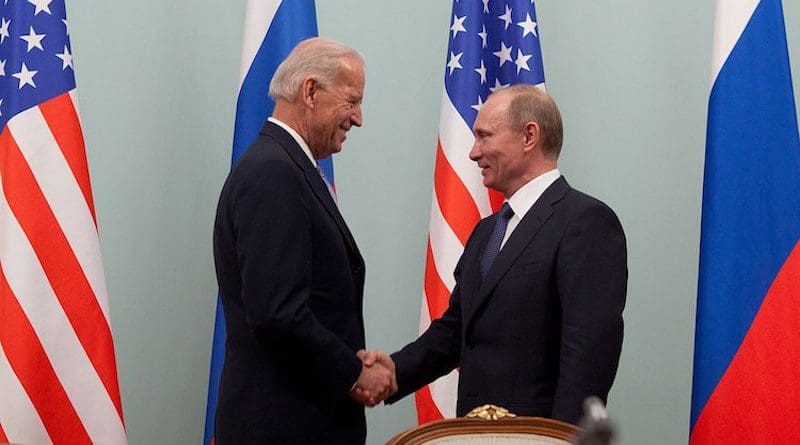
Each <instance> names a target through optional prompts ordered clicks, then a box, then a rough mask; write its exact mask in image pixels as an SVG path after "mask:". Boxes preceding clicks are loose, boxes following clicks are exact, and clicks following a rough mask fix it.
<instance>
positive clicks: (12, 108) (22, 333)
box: [0, 0, 126, 444]
mask: <svg viewBox="0 0 800 445" xmlns="http://www.w3.org/2000/svg"><path fill="white" fill-rule="evenodd" d="M0 1H2V5H0V128H2V133H0V442H5V441H10V442H19V443H36V444H47V443H69V444H83V443H105V444H120V443H125V442H126V435H125V427H124V424H123V416H122V402H121V400H120V392H119V384H118V381H117V369H116V363H115V358H114V345H113V341H112V337H111V327H110V324H109V313H108V304H107V295H106V284H105V278H104V276H103V267H102V260H101V256H100V247H99V242H98V236H97V224H96V219H95V213H94V203H93V200H92V192H91V187H90V182H89V171H88V166H87V162H86V153H85V150H84V142H83V134H82V132H81V127H80V121H79V118H78V109H77V104H76V96H75V77H74V73H73V63H72V51H71V47H70V44H69V39H68V37H67V36H68V29H67V21H66V10H65V5H64V1H63V0H55V1H54V0H11V1H9V0H0Z"/></svg>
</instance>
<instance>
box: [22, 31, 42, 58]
mask: <svg viewBox="0 0 800 445" xmlns="http://www.w3.org/2000/svg"><path fill="white" fill-rule="evenodd" d="M45 35H46V34H36V31H34V30H33V26H31V30H30V32H29V34H23V35H21V36H19V38H20V39H22V40H24V41H26V42H28V52H31V50H32V49H34V48H39V49H40V50H42V51H44V48H42V39H44V37H45Z"/></svg>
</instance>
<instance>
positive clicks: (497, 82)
mask: <svg viewBox="0 0 800 445" xmlns="http://www.w3.org/2000/svg"><path fill="white" fill-rule="evenodd" d="M509 85H511V84H510V83H500V79H495V80H494V86H493V87H489V91H491V92H492V93H494V92H495V91H498V90H502V89H503V88H508V86H509Z"/></svg>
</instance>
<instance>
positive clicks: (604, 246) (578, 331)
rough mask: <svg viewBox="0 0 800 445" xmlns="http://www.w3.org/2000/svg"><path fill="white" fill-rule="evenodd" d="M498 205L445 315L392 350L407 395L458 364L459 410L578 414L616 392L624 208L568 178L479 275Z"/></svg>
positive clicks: (478, 230)
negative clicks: (620, 212)
mask: <svg viewBox="0 0 800 445" xmlns="http://www.w3.org/2000/svg"><path fill="white" fill-rule="evenodd" d="M495 219H496V215H492V216H490V217H488V218H485V219H484V220H482V221H481V222H480V223H478V225H477V226H476V227H475V229H474V230H473V233H472V235H471V236H470V239H469V241H468V242H467V245H466V247H465V249H464V253H463V255H462V257H461V259H460V261H459V264H458V266H457V267H456V271H455V278H456V286H455V288H454V290H453V293H452V295H451V297H450V304H449V307H448V309H447V310H446V311H445V313H444V315H443V316H442V318H440V319H438V320H435V321H434V322H433V323H431V326H430V328H429V329H428V330H427V331H426V332H425V333H424V334H422V335H421V336H420V338H419V339H417V340H416V341H415V342H413V343H411V344H409V345H408V346H406V347H405V348H403V349H402V350H400V351H399V352H397V353H395V354H392V357H393V359H394V360H395V363H396V366H397V379H398V385H399V388H400V391H399V392H398V394H396V395H395V396H394V397H393V398H391V399H390V402H391V401H394V400H397V399H399V398H401V397H403V396H405V395H407V394H409V393H411V392H413V391H415V390H416V389H418V388H420V387H421V386H423V385H425V384H427V383H429V382H431V381H433V380H435V379H436V378H437V377H439V376H442V375H444V374H446V373H448V372H450V371H451V370H452V369H453V368H456V367H459V366H460V375H459V383H458V406H457V414H458V415H459V416H463V415H464V414H466V413H467V412H469V411H470V410H471V409H472V408H475V407H476V406H479V405H482V404H485V403H493V404H496V405H500V406H503V407H505V408H508V409H509V410H510V411H512V412H514V413H516V414H518V415H528V416H539V417H548V418H554V419H559V420H564V421H567V422H572V423H575V422H577V420H578V419H579V418H580V415H581V410H582V402H583V399H584V398H585V397H587V396H589V395H596V396H599V397H600V398H602V399H603V400H605V399H606V397H607V395H608V391H609V389H610V388H611V384H612V383H613V381H614V376H615V375H616V371H617V364H618V362H619V355H620V351H621V348H622V334H623V322H622V310H623V308H624V306H625V294H626V286H627V276H628V271H627V259H626V247H625V235H624V233H623V231H622V226H621V225H620V223H619V220H618V219H617V217H616V215H615V214H614V212H613V211H612V210H611V209H610V208H608V207H607V206H606V205H605V204H603V203H602V202H600V201H598V200H596V199H594V198H592V197H590V196H587V195H585V194H583V193H581V192H579V191H577V190H574V189H572V188H571V187H570V186H569V185H568V184H567V181H566V180H565V179H564V178H563V177H561V178H559V179H558V180H556V181H555V182H554V183H553V184H552V185H551V186H550V187H548V188H547V190H546V191H545V192H544V193H543V194H542V196H541V197H540V199H539V200H538V201H537V202H536V203H535V204H534V205H533V207H531V209H530V210H529V211H528V213H527V214H526V215H525V216H524V217H523V219H522V221H520V223H519V225H518V226H517V227H516V229H515V230H514V232H513V233H512V234H511V236H510V237H509V239H508V240H507V241H506V244H505V245H504V246H503V248H502V250H501V251H500V253H499V254H498V256H497V259H496V260H495V263H494V265H493V266H492V269H491V270H490V271H489V273H488V274H487V276H486V280H485V281H483V280H481V275H480V260H481V257H482V255H483V250H484V247H485V245H486V242H487V240H488V238H489V235H490V233H491V231H492V228H493V227H494V223H495Z"/></svg>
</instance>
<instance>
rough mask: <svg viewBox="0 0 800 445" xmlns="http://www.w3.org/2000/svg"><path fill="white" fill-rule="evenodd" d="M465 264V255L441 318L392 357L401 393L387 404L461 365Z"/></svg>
mask: <svg viewBox="0 0 800 445" xmlns="http://www.w3.org/2000/svg"><path fill="white" fill-rule="evenodd" d="M480 226H481V224H480V223H478V225H476V226H475V229H473V231H472V234H471V235H470V238H469V239H468V240H467V246H469V245H470V244H471V242H472V240H473V238H474V237H475V234H476V233H477V232H478V228H479V227H480ZM465 252H466V249H465ZM463 261H464V255H463V254H462V256H461V259H459V261H458V264H457V265H456V270H455V271H454V273H453V275H454V277H455V279H456V285H455V287H454V288H453V292H452V294H450V302H449V304H448V306H447V309H446V310H445V312H444V314H443V315H442V317H441V318H438V319H436V320H434V321H433V322H431V325H430V326H429V327H428V329H427V330H426V331H425V332H424V333H423V334H422V335H421V336H420V337H419V338H418V339H417V340H416V341H414V342H412V343H409V344H408V345H406V346H405V347H404V348H403V349H401V350H400V351H398V352H395V353H394V354H392V360H394V362H395V367H396V373H397V386H398V390H397V393H396V394H395V395H394V396H392V397H390V398H389V399H387V403H394V402H396V401H398V400H400V399H402V398H403V397H405V396H407V395H409V394H411V393H412V392H414V391H416V390H418V389H420V388H421V387H423V386H425V385H427V384H428V383H430V382H432V381H434V380H436V379H437V378H439V377H441V376H443V375H445V374H447V373H449V372H450V371H452V370H453V369H455V368H456V367H457V366H459V364H460V363H461V333H462V330H461V329H462V325H461V291H460V289H461V288H460V285H459V284H458V283H459V281H460V277H461V268H462V263H463Z"/></svg>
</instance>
